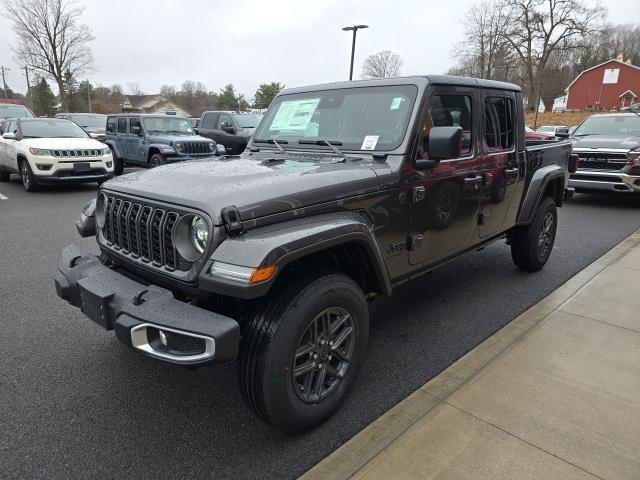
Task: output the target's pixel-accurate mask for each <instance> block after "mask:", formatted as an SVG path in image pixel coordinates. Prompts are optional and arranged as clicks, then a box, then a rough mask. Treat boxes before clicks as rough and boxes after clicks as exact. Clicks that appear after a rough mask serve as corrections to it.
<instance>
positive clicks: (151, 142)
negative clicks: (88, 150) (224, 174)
mask: <svg viewBox="0 0 640 480" xmlns="http://www.w3.org/2000/svg"><path fill="white" fill-rule="evenodd" d="M104 143H106V144H107V145H109V148H111V151H112V152H113V160H114V164H115V168H114V173H115V174H116V175H121V174H122V171H123V169H124V165H125V164H132V165H142V166H149V167H157V166H160V165H164V164H165V163H170V162H177V161H180V160H191V159H193V158H203V157H211V156H213V155H218V154H219V151H220V150H219V149H217V148H216V142H214V141H212V140H210V139H208V138H204V137H201V136H198V135H197V134H196V133H195V131H194V130H193V127H192V126H191V122H189V120H188V119H187V118H185V117H177V116H175V115H149V114H117V115H109V116H108V117H107V129H106V139H105V141H104Z"/></svg>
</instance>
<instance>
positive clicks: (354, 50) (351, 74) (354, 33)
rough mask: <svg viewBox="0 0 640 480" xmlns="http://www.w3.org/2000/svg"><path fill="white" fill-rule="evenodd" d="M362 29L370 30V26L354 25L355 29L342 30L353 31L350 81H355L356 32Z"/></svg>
mask: <svg viewBox="0 0 640 480" xmlns="http://www.w3.org/2000/svg"><path fill="white" fill-rule="evenodd" d="M361 28H369V25H354V26H353V27H344V28H343V29H342V30H344V31H345V32H349V31H351V30H353V42H352V43H351V68H350V69H349V80H353V56H354V54H355V52H356V32H357V31H358V30H359V29H361Z"/></svg>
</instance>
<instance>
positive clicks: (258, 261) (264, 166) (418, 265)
mask: <svg viewBox="0 0 640 480" xmlns="http://www.w3.org/2000/svg"><path fill="white" fill-rule="evenodd" d="M563 134H565V135H568V133H567V132H564V133H563ZM540 143H542V144H541V145H537V146H532V145H531V144H530V143H528V142H526V141H525V131H524V109H523V103H522V92H521V90H520V88H519V87H517V86H515V85H512V84H507V83H500V82H493V81H488V80H476V79H472V78H460V77H450V76H440V75H433V76H424V77H406V78H391V79H384V80H382V79H380V80H368V81H357V82H343V83H336V84H330V85H320V86H315V87H304V88H296V89H289V90H284V91H282V92H281V93H280V94H279V95H278V96H277V97H276V99H275V100H274V101H273V103H272V104H271V106H270V107H269V110H268V112H267V113H266V115H265V116H264V119H263V120H262V122H261V123H260V126H259V127H258V129H257V130H256V132H255V133H254V136H253V137H252V139H251V142H250V143H249V145H248V147H247V150H246V151H245V152H244V153H243V154H242V155H240V156H239V157H233V156H232V157H227V158H225V159H223V160H220V161H217V162H207V161H193V162H184V163H180V164H176V165H170V166H167V167H165V168H164V169H162V171H159V169H158V170H149V171H145V172H140V173H139V174H137V175H135V176H133V177H128V178H120V179H114V180H111V181H109V182H107V183H106V184H105V185H103V186H102V188H101V189H100V192H99V194H98V197H97V199H96V200H93V201H91V202H90V203H89V204H87V205H86V206H85V207H84V209H83V214H82V216H81V221H80V222H79V224H78V225H79V227H78V230H79V232H80V233H81V234H82V235H84V236H90V235H95V236H96V241H97V247H98V248H99V250H100V254H99V255H84V256H83V255H82V254H81V253H80V251H79V249H78V247H76V246H74V245H70V246H68V247H66V248H65V250H64V251H63V254H62V257H61V259H60V261H59V262H58V273H57V277H56V289H57V292H58V295H59V296H60V297H62V298H63V299H65V300H67V301H68V302H69V303H71V304H72V305H74V306H75V307H78V308H81V309H82V311H83V312H84V313H85V315H87V316H88V317H89V318H90V319H92V320H93V321H95V322H96V323H98V324H99V325H101V326H102V327H103V328H105V329H107V330H115V333H116V336H117V337H118V339H119V340H120V341H122V342H124V343H125V344H126V345H128V346H130V347H132V348H133V349H135V350H137V351H138V352H141V353H143V354H145V355H148V356H150V357H153V358H156V359H159V360H164V361H169V362H173V363H177V364H182V365H189V366H194V365H201V364H205V363H212V362H225V361H230V360H233V359H236V358H237V360H238V374H239V383H240V389H241V391H242V393H243V395H244V397H245V399H246V400H247V402H248V404H249V406H250V407H251V408H252V409H253V410H254V412H256V414H257V415H259V416H260V417H261V418H263V419H264V420H266V421H267V422H269V423H270V424H272V425H274V426H276V427H278V428H281V429H282V430H285V431H289V432H299V431H303V430H306V429H309V428H311V427H313V426H314V425H317V424H318V423H320V422H321V421H323V420H324V419H326V418H327V417H328V416H329V415H331V414H332V413H333V412H334V411H335V410H336V409H337V408H338V407H339V405H340V403H341V402H342V400H343V399H344V398H345V395H346V394H347V391H348V390H349V387H350V386H351V385H352V384H353V382H354V380H355V378H356V375H357V372H358V369H359V368H360V367H361V366H362V365H363V363H365V362H366V345H367V337H368V333H369V306H368V300H369V299H371V298H373V297H374V296H376V295H391V294H392V293H393V292H394V290H395V289H396V287H398V286H399V285H401V284H403V283H405V282H407V281H409V280H411V279H413V278H415V277H417V276H419V275H423V274H425V273H428V272H429V271H431V270H433V269H435V268H436V267H439V266H441V265H444V264H446V263H447V262H448V261H449V260H451V259H453V258H455V257H458V256H460V255H462V254H464V253H465V252H469V251H473V250H477V249H479V248H482V247H483V246H485V245H487V244H490V243H491V242H494V241H497V240H501V239H505V240H506V241H507V243H508V244H510V245H511V256H512V258H513V261H514V262H515V264H516V265H517V266H519V267H520V268H522V269H525V270H529V271H536V270H540V269H541V268H542V267H543V266H544V265H545V263H546V262H547V260H548V259H549V256H550V255H551V250H552V248H553V244H554V240H555V235H556V228H557V221H558V216H557V210H556V209H557V207H559V206H561V205H562V202H563V199H564V197H565V192H566V191H568V192H570V190H566V185H567V181H568V178H569V173H570V172H571V171H572V170H574V168H575V167H576V163H575V157H573V156H572V155H571V143H570V142H568V141H557V140H552V141H542V142H540ZM517 289H518V286H517V285H513V288H512V291H506V292H505V295H513V294H514V291H515V292H516V293H517ZM428 294H429V292H419V293H418V295H420V296H424V295H428ZM466 294H469V293H468V292H463V291H461V290H460V288H457V287H456V286H455V285H452V286H451V295H457V296H459V298H460V300H462V299H463V298H464V295H466ZM434 301H436V302H437V301H439V300H438V299H437V298H436V299H434ZM378 320H379V321H380V322H382V321H384V319H383V318H380V319H378ZM468 320H469V321H470V322H471V321H473V318H469V319H468ZM87 341H88V340H87ZM95 341H96V342H102V341H104V338H103V336H100V337H97V338H96V340H95ZM76 388H80V386H76Z"/></svg>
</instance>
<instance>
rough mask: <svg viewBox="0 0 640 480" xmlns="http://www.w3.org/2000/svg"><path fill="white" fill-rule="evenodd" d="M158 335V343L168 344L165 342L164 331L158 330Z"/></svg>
mask: <svg viewBox="0 0 640 480" xmlns="http://www.w3.org/2000/svg"><path fill="white" fill-rule="evenodd" d="M158 337H160V343H161V344H162V345H163V346H164V347H166V346H167V345H168V343H167V336H166V335H165V334H164V332H163V331H162V330H158Z"/></svg>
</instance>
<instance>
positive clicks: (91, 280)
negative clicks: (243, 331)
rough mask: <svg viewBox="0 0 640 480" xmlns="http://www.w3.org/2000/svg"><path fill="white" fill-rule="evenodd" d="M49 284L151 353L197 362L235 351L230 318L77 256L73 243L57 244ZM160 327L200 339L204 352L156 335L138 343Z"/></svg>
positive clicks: (234, 331)
mask: <svg viewBox="0 0 640 480" xmlns="http://www.w3.org/2000/svg"><path fill="white" fill-rule="evenodd" d="M55 284H56V292H57V294H58V296H59V297H60V298H63V299H64V300H66V301H67V302H69V303H70V304H71V305H73V306H75V307H78V308H80V310H81V311H82V312H83V313H84V314H85V315H86V316H87V317H89V318H90V319H91V320H93V321H94V322H96V323H98V324H99V325H101V326H102V327H103V328H105V329H106V330H113V329H115V331H116V336H117V337H118V339H119V340H120V341H121V342H122V343H124V344H126V345H128V346H130V347H132V348H135V349H137V350H139V351H141V352H142V353H145V354H146V355H149V356H151V357H154V358H158V359H161V360H165V361H169V362H173V363H180V364H188V365H199V364H203V363H211V362H215V363H218V362H224V361H228V360H232V359H234V358H235V357H236V355H237V353H238V346H239V343H240V326H239V325H238V322H236V321H235V320H233V319H232V318H229V317H225V316H223V315H219V314H217V313H214V312H210V311H209V310H204V309H202V308H198V307H196V306H194V305H190V304H188V303H185V302H181V301H179V300H176V299H175V298H174V297H173V294H172V293H171V292H170V291H169V290H166V289H163V288H160V287H157V286H154V285H144V284H142V283H139V282H137V281H135V280H132V279H130V278H128V277H126V276H124V275H122V274H120V273H118V272H116V271H114V270H112V269H110V268H108V267H106V266H104V265H103V264H102V263H101V262H100V260H99V259H98V257H96V256H94V255H88V256H82V255H81V254H80V251H79V249H78V247H76V246H75V245H69V246H67V247H65V249H64V250H63V252H62V256H61V258H60V260H59V261H58V272H57V274H56V279H55ZM165 329H166V333H167V335H168V336H171V335H173V337H175V338H179V339H182V340H184V339H186V340H188V341H189V340H199V341H200V339H201V341H202V342H203V345H205V344H206V350H205V352H204V353H203V354H199V355H195V354H194V355H189V354H188V353H187V354H185V353H184V352H174V351H172V350H166V348H167V347H166V345H162V344H160V343H159V341H158V340H157V338H155V339H154V340H153V341H152V340H148V341H146V343H144V341H143V343H144V348H143V346H142V344H141V343H140V338H141V334H142V337H145V335H146V336H148V337H149V338H150V337H151V336H152V333H153V334H154V335H156V337H157V332H158V331H159V330H162V331H163V332H164V330H165ZM163 335H164V333H163ZM187 343H188V342H187ZM184 344H185V342H182V341H181V342H180V345H184ZM156 347H157V348H156ZM194 348H195V347H194ZM203 348H204V347H203ZM196 353H197V352H196Z"/></svg>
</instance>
